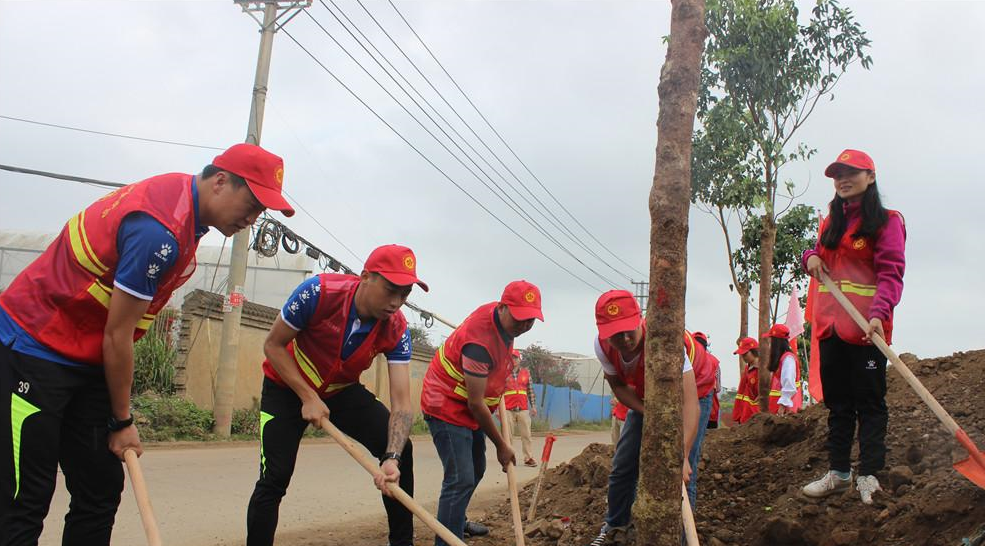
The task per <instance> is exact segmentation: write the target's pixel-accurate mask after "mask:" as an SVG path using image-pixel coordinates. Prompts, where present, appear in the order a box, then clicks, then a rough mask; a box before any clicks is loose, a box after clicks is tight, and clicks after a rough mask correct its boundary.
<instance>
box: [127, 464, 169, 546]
mask: <svg viewBox="0 0 985 546" xmlns="http://www.w3.org/2000/svg"><path fill="white" fill-rule="evenodd" d="M123 460H124V461H125V462H126V464H127V473H128V474H130V485H131V486H132V487H133V496H134V498H136V499H137V511H138V512H140V522H141V523H143V525H144V534H146V535H147V544H149V545H150V546H161V533H160V531H158V530H157V520H156V519H154V509H153V508H151V505H150V497H149V496H148V495H147V482H145V481H144V472H143V470H141V469H140V460H139V459H138V458H137V454H136V453H135V452H134V451H133V450H132V449H128V450H126V451H124V452H123Z"/></svg>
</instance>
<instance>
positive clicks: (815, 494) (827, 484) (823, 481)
mask: <svg viewBox="0 0 985 546" xmlns="http://www.w3.org/2000/svg"><path fill="white" fill-rule="evenodd" d="M877 485H878V484H877ZM851 486H852V478H851V475H850V474H849V477H848V478H845V479H842V478H839V477H838V475H837V474H835V471H834V470H829V471H828V473H827V474H825V475H824V476H821V478H820V479H818V480H815V481H813V482H811V483H809V484H807V485H805V486H804V488H803V489H801V491H803V492H804V494H805V495H807V496H808V497H812V498H815V499H819V498H821V497H827V496H828V495H834V494H835V493H841V492H842V491H846V490H847V489H848V488H849V487H851Z"/></svg>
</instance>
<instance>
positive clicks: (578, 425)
mask: <svg viewBox="0 0 985 546" xmlns="http://www.w3.org/2000/svg"><path fill="white" fill-rule="evenodd" d="M564 428H566V429H568V430H589V431H593V432H600V431H606V430H610V429H611V428H612V421H611V420H610V419H606V420H604V421H580V420H576V421H571V422H570V423H568V424H566V425H564Z"/></svg>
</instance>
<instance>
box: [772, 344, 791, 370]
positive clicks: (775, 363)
mask: <svg viewBox="0 0 985 546" xmlns="http://www.w3.org/2000/svg"><path fill="white" fill-rule="evenodd" d="M788 351H790V340H788V339H784V338H782V337H771V338H770V363H769V366H767V369H769V371H770V372H771V373H772V372H775V371H776V369H777V368H779V367H780V357H781V356H783V353H786V352H788Z"/></svg>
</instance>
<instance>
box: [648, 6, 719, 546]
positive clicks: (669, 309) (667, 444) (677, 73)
mask: <svg viewBox="0 0 985 546" xmlns="http://www.w3.org/2000/svg"><path fill="white" fill-rule="evenodd" d="M671 5H672V8H671V20H670V40H669V42H668V44H667V59H666V60H665V61H664V65H663V68H662V69H661V71H660V84H659V87H658V88H657V93H658V96H659V101H660V114H659V117H658V118H657V160H656V167H655V171H654V175H653V187H652V188H651V190H650V295H649V298H648V301H647V315H646V325H647V333H646V341H645V343H646V363H645V364H646V398H645V400H644V401H643V402H644V404H643V407H644V415H646V418H645V419H644V420H643V445H642V448H641V449H640V483H639V494H638V497H637V499H636V506H635V516H636V521H637V525H638V527H639V534H638V543H639V544H641V545H642V544H646V545H654V544H656V545H661V546H672V545H673V546H677V545H678V544H680V539H681V465H682V461H683V434H682V430H683V427H682V426H681V392H682V391H681V366H682V365H683V354H682V350H681V333H682V332H683V331H684V291H685V284H686V278H687V231H688V217H687V213H688V208H689V205H690V194H691V133H692V131H693V130H694V114H695V109H696V108H697V97H698V87H699V83H700V73H701V54H702V51H704V43H705V36H707V30H706V29H705V24H704V10H705V2H704V0H672V1H671Z"/></svg>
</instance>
